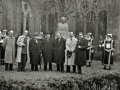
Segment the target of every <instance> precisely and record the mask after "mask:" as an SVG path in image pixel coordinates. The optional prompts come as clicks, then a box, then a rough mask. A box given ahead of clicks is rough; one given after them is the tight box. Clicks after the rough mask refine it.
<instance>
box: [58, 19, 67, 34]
mask: <svg viewBox="0 0 120 90" xmlns="http://www.w3.org/2000/svg"><path fill="white" fill-rule="evenodd" d="M57 31H67V32H68V24H67V23H66V18H65V17H62V18H61V22H60V23H58V27H57Z"/></svg>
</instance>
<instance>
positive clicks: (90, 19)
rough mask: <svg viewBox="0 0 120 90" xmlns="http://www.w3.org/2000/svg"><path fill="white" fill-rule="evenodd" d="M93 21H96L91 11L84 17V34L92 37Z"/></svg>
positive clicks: (93, 31)
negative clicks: (90, 34) (89, 34)
mask: <svg viewBox="0 0 120 90" xmlns="http://www.w3.org/2000/svg"><path fill="white" fill-rule="evenodd" d="M95 21H96V15H95V13H94V12H93V11H89V12H88V13H87V15H86V32H87V33H88V32H90V33H92V35H93V36H94V37H95V29H96V28H95Z"/></svg>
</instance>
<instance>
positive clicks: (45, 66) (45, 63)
mask: <svg viewBox="0 0 120 90" xmlns="http://www.w3.org/2000/svg"><path fill="white" fill-rule="evenodd" d="M44 70H45V71H46V70H47V62H44ZM49 70H52V63H49Z"/></svg>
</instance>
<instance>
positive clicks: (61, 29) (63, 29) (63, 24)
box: [55, 17, 70, 39]
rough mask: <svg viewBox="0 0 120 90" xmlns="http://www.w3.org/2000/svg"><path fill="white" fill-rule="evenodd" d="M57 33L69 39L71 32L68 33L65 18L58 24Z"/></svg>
mask: <svg viewBox="0 0 120 90" xmlns="http://www.w3.org/2000/svg"><path fill="white" fill-rule="evenodd" d="M57 32H59V33H61V35H62V37H63V38H64V39H67V38H69V35H70V32H69V31H68V24H67V23H66V18H65V17H62V18H61V22H60V23H58V27H57ZM57 32H56V33H57ZM55 38H56V34H55Z"/></svg>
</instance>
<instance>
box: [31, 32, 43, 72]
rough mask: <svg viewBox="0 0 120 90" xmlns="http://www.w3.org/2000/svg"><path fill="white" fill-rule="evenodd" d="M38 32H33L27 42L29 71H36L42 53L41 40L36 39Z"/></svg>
mask: <svg viewBox="0 0 120 90" xmlns="http://www.w3.org/2000/svg"><path fill="white" fill-rule="evenodd" d="M38 36H39V33H37V32H35V33H34V34H33V38H32V39H31V40H30V43H29V51H30V64H31V71H34V70H35V71H38V65H39V64H40V61H41V58H40V55H41V54H42V42H41V41H40V40H38Z"/></svg>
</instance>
